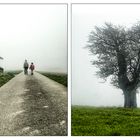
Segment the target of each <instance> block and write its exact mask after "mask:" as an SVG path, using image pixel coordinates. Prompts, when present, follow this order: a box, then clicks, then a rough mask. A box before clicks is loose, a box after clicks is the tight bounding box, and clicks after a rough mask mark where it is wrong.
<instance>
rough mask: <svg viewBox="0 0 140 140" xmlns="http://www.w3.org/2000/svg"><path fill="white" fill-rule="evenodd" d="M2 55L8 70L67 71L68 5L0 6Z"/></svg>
mask: <svg viewBox="0 0 140 140" xmlns="http://www.w3.org/2000/svg"><path fill="white" fill-rule="evenodd" d="M0 56H2V57H3V58H4V61H3V62H1V63H2V64H1V65H3V67H4V68H5V70H15V69H22V67H23V62H24V60H25V59H27V60H28V62H29V63H30V62H34V63H35V66H36V70H42V71H53V72H67V5H64V4H62V5H60V4H58V5H57V4H56V5H50V4H48V5H47V4H43V5H41V4H39V5H36V4H32V5H27V4H24V5H22V4H21V5H18V4H17V5H13V4H12V5H10V4H9V5H0Z"/></svg>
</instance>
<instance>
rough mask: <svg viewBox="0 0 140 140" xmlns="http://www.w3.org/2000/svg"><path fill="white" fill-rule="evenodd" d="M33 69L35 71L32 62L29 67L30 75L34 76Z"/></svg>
mask: <svg viewBox="0 0 140 140" xmlns="http://www.w3.org/2000/svg"><path fill="white" fill-rule="evenodd" d="M34 69H35V66H34V64H33V62H32V63H31V65H30V70H31V75H33V74H34V73H33V71H34Z"/></svg>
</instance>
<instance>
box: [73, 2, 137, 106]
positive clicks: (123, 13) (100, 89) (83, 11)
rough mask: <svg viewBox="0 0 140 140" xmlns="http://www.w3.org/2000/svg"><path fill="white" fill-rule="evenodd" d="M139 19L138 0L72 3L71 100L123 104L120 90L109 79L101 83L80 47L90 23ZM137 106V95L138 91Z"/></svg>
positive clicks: (127, 22)
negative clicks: (119, 2) (134, 2)
mask: <svg viewBox="0 0 140 140" xmlns="http://www.w3.org/2000/svg"><path fill="white" fill-rule="evenodd" d="M138 21H140V4H139V5H138V4H137V5H136V4H90V5H89V4H73V5H72V104H73V105H93V106H123V101H124V100H123V94H122V91H121V90H119V89H116V88H114V87H113V86H112V85H111V84H110V83H109V81H108V82H106V83H101V82H102V79H97V77H96V76H95V71H96V70H97V69H96V68H95V67H94V66H93V65H91V63H90V61H91V60H92V57H93V56H92V55H89V54H90V53H89V51H88V50H87V49H84V47H85V46H86V45H87V41H88V35H89V33H90V32H91V30H94V26H95V25H96V26H102V25H104V23H105V22H111V23H113V24H115V25H123V26H125V27H130V26H132V25H133V24H134V23H136V22H138ZM137 100H138V106H140V95H139V94H138V99H137Z"/></svg>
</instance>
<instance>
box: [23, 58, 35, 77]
mask: <svg viewBox="0 0 140 140" xmlns="http://www.w3.org/2000/svg"><path fill="white" fill-rule="evenodd" d="M23 68H24V74H25V75H27V74H28V68H29V69H30V70H31V75H33V74H34V73H33V71H34V69H35V66H34V64H33V62H32V63H31V64H30V66H29V64H28V62H27V60H25V62H24V65H23Z"/></svg>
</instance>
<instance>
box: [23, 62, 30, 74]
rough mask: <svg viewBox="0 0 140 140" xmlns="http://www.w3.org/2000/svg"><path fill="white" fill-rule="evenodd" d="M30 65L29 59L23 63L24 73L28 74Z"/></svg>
mask: <svg viewBox="0 0 140 140" xmlns="http://www.w3.org/2000/svg"><path fill="white" fill-rule="evenodd" d="M28 67H29V64H28V62H27V60H25V62H24V64H23V68H24V74H25V75H27V74H28Z"/></svg>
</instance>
